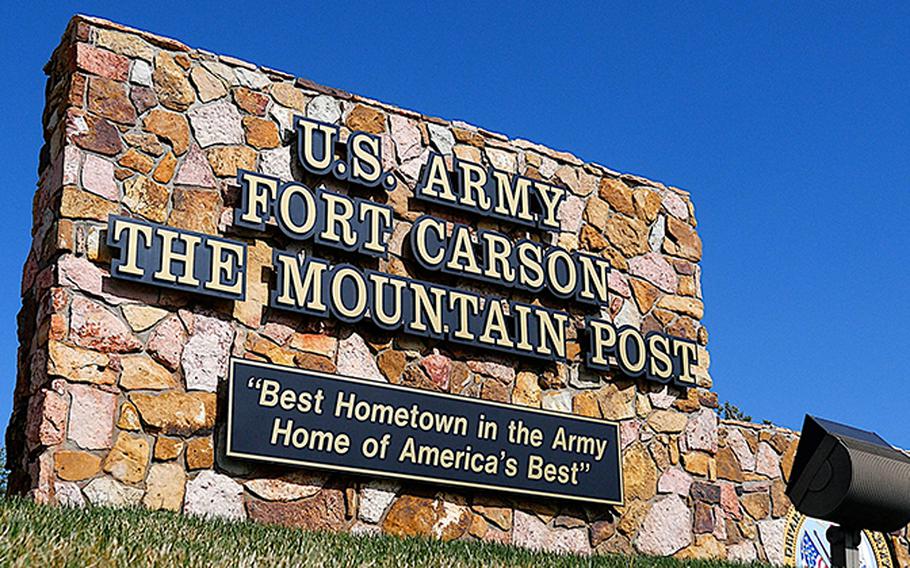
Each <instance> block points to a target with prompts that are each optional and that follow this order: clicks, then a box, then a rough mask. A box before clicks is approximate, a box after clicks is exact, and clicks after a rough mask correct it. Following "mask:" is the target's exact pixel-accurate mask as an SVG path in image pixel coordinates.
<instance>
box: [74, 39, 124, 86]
mask: <svg viewBox="0 0 910 568" xmlns="http://www.w3.org/2000/svg"><path fill="white" fill-rule="evenodd" d="M75 56H76V68H77V69H79V70H81V71H85V72H86V73H91V74H93V75H100V76H102V77H107V78H108V79H114V80H116V81H126V78H127V77H128V76H129V74H130V60H129V59H127V58H126V57H124V56H122V55H118V54H116V53H112V52H110V51H107V50H104V49H98V48H97V47H92V46H91V45H88V44H85V43H77V44H76V53H75Z"/></svg>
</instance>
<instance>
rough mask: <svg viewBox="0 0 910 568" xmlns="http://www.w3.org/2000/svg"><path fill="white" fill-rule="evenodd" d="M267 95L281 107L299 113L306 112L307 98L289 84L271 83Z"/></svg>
mask: <svg viewBox="0 0 910 568" xmlns="http://www.w3.org/2000/svg"><path fill="white" fill-rule="evenodd" d="M269 93H270V94H271V95H272V97H273V98H274V99H275V100H276V101H278V104H280V105H281V106H286V107H288V108H292V109H294V110H297V111H300V112H301V113H305V112H306V103H307V97H306V96H305V95H304V94H303V91H301V90H300V89H298V88H296V87H294V85H291V84H290V83H273V84H272V85H270V86H269Z"/></svg>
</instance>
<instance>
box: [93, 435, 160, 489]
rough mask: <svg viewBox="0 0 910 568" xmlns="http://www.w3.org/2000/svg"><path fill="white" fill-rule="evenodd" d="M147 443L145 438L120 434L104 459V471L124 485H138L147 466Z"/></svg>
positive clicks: (148, 454) (143, 476) (148, 452)
mask: <svg viewBox="0 0 910 568" xmlns="http://www.w3.org/2000/svg"><path fill="white" fill-rule="evenodd" d="M149 450H150V448H149V443H148V441H147V440H146V439H145V438H142V437H140V436H134V435H132V434H129V433H127V432H121V433H120V434H119V435H118V436H117V441H116V442H114V447H113V448H111V451H110V453H109V454H108V455H107V457H106V458H105V459H104V471H105V472H107V473H110V474H111V475H112V476H113V477H114V479H117V480H118V481H122V482H124V483H140V482H141V481H142V480H143V479H145V470H146V468H147V467H148V464H149V456H150V451H149Z"/></svg>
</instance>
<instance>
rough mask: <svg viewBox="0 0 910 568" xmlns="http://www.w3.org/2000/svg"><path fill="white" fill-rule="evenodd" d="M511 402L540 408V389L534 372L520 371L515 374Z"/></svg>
mask: <svg viewBox="0 0 910 568" xmlns="http://www.w3.org/2000/svg"><path fill="white" fill-rule="evenodd" d="M512 404H519V405H521V406H529V407H531V408H540V405H541V389H540V383H539V381H538V379H537V375H536V374H534V373H530V372H528V371H522V372H520V373H518V374H517V375H516V376H515V387H514V388H513V389H512Z"/></svg>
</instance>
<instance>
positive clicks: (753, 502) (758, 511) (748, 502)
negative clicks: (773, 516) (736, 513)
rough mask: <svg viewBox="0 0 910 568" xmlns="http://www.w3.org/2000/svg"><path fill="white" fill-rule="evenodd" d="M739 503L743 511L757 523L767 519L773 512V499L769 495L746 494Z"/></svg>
mask: <svg viewBox="0 0 910 568" xmlns="http://www.w3.org/2000/svg"><path fill="white" fill-rule="evenodd" d="M739 501H740V503H742V506H743V509H745V510H746V512H747V513H749V516H750V517H752V518H753V519H755V520H756V521H760V520H762V519H764V518H766V517H767V516H768V514H769V513H770V512H771V499H770V497H769V496H768V494H767V493H746V494H745V495H743V496H742V497H741V498H740V500H739Z"/></svg>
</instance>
